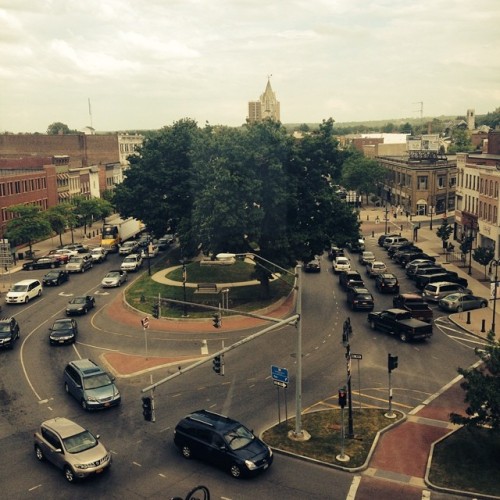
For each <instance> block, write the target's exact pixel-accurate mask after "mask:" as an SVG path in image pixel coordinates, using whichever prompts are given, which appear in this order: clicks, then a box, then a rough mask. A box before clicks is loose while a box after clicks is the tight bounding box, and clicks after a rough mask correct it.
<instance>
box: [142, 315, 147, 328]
mask: <svg viewBox="0 0 500 500" xmlns="http://www.w3.org/2000/svg"><path fill="white" fill-rule="evenodd" d="M141 325H142V327H143V328H149V318H148V317H147V316H146V317H145V318H143V319H141Z"/></svg>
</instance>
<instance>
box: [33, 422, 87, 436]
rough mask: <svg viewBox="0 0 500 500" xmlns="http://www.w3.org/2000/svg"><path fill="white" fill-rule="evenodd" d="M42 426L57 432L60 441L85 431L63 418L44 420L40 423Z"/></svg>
mask: <svg viewBox="0 0 500 500" xmlns="http://www.w3.org/2000/svg"><path fill="white" fill-rule="evenodd" d="M42 426H43V427H48V428H49V429H52V430H53V431H55V432H57V434H59V435H60V436H61V438H62V439H65V438H67V437H70V436H74V435H75V434H79V433H80V432H84V431H85V428H84V427H82V426H81V425H79V424H77V423H76V422H73V421H72V420H69V419H68V418H64V417H55V418H51V419H49V420H45V422H42Z"/></svg>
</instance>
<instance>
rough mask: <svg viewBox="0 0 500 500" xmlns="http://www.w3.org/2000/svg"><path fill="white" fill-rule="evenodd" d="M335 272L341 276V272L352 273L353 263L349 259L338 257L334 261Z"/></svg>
mask: <svg viewBox="0 0 500 500" xmlns="http://www.w3.org/2000/svg"><path fill="white" fill-rule="evenodd" d="M332 267H333V272H334V273H335V274H339V273H340V272H341V271H350V270H351V263H350V262H349V259H348V258H347V257H337V258H336V259H335V260H334V261H333V265H332Z"/></svg>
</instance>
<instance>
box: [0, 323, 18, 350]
mask: <svg viewBox="0 0 500 500" xmlns="http://www.w3.org/2000/svg"><path fill="white" fill-rule="evenodd" d="M19 333H20V331H19V323H18V322H17V320H16V318H13V317H10V318H0V348H4V349H13V348H14V342H15V341H16V340H18V339H19Z"/></svg>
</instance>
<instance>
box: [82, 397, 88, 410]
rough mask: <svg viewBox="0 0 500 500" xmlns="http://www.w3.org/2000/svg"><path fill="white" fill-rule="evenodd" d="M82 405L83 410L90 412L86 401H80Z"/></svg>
mask: <svg viewBox="0 0 500 500" xmlns="http://www.w3.org/2000/svg"><path fill="white" fill-rule="evenodd" d="M80 404H81V405H82V408H83V409H84V410H88V406H87V402H86V401H85V399H82V400H81V401H80Z"/></svg>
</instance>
